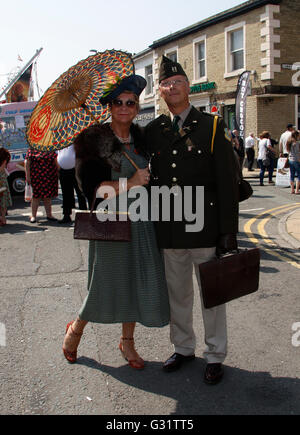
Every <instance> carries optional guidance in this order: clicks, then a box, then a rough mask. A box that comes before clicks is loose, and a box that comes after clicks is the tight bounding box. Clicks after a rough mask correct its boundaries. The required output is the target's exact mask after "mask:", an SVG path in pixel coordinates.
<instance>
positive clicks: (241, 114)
mask: <svg viewBox="0 0 300 435" xmlns="http://www.w3.org/2000/svg"><path fill="white" fill-rule="evenodd" d="M249 84H250V71H244V72H243V73H242V74H241V75H240V77H239V80H238V84H237V89H236V99H235V122H236V129H237V130H238V131H239V135H240V137H241V138H242V139H243V140H245V133H246V102H247V93H248V89H249Z"/></svg>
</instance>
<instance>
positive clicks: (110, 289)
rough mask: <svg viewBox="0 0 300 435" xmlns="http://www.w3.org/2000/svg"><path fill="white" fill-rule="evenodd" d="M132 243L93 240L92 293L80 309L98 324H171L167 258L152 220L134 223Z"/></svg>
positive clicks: (90, 269)
mask: <svg viewBox="0 0 300 435" xmlns="http://www.w3.org/2000/svg"><path fill="white" fill-rule="evenodd" d="M131 230H132V236H131V238H132V240H131V242H106V241H90V242H89V266H88V292H89V293H88V295H87V297H86V299H85V301H84V303H83V306H82V308H81V310H80V312H79V317H80V318H81V319H83V320H86V321H89V322H96V323H123V322H139V323H141V324H142V325H144V326H149V327H162V326H165V325H167V324H168V323H169V301H168V291H167V284H166V281H165V275H164V267H163V260H162V257H161V253H160V251H159V250H158V247H157V244H156V238H155V233H154V228H153V224H152V223H151V222H132V223H131Z"/></svg>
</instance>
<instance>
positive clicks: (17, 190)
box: [0, 101, 37, 195]
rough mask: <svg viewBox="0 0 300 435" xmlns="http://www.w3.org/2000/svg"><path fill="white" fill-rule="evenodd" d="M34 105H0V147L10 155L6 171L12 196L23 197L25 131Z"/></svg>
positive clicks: (34, 102) (31, 102)
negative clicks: (5, 149)
mask: <svg viewBox="0 0 300 435" xmlns="http://www.w3.org/2000/svg"><path fill="white" fill-rule="evenodd" d="M36 103H37V102H36V101H26V102H21V103H8V104H0V146H3V147H4V148H7V149H8V151H9V152H10V154H11V161H10V163H9V164H8V167H7V171H8V173H9V176H8V182H9V186H10V190H11V194H12V195H24V191H25V169H24V159H25V156H26V152H27V148H28V143H27V141H26V134H25V131H26V124H27V122H28V120H29V118H30V115H31V113H32V111H33V109H34V107H35V105H36Z"/></svg>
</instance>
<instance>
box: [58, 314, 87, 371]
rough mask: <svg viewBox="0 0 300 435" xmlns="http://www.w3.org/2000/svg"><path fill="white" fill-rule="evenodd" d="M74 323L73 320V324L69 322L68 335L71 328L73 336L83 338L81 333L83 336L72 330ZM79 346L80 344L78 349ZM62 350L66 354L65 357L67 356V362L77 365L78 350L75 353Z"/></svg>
mask: <svg viewBox="0 0 300 435" xmlns="http://www.w3.org/2000/svg"><path fill="white" fill-rule="evenodd" d="M73 323H74V320H73V321H72V322H69V323H68V324H67V328H66V334H67V333H68V330H69V328H70V329H71V333H72V334H73V335H75V336H76V337H81V336H82V333H81V334H78V333H77V332H75V331H74V329H73V328H72V325H73ZM78 346H79V343H78V345H77V347H78ZM62 350H63V353H64V356H65V358H66V360H67V361H68V362H69V363H70V364H75V363H76V361H77V349H76V350H74V351H73V352H70V351H69V350H66V349H64V348H63V349H62Z"/></svg>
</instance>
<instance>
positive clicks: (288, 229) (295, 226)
mask: <svg viewBox="0 0 300 435" xmlns="http://www.w3.org/2000/svg"><path fill="white" fill-rule="evenodd" d="M259 172H260V169H254V170H253V171H248V169H247V168H244V169H243V177H244V178H246V179H247V178H250V179H251V178H259ZM267 177H268V174H267V172H266V174H265V178H267ZM275 177H276V169H275V170H274V175H273V178H274V179H275ZM293 196H295V197H296V198H297V195H293ZM298 198H299V202H300V195H299V196H298ZM279 231H280V234H281V235H282V236H283V238H284V239H285V240H287V241H288V242H289V243H290V245H292V246H293V247H294V248H296V249H300V207H299V209H296V210H293V211H292V212H291V213H289V214H287V215H285V216H284V217H283V218H282V219H281V220H280V222H279Z"/></svg>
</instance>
